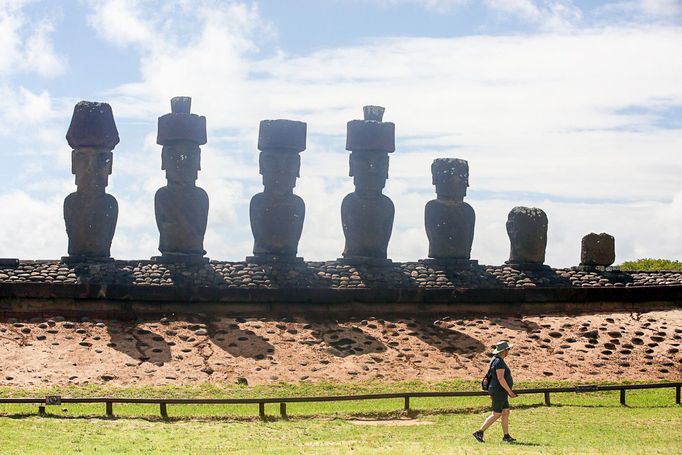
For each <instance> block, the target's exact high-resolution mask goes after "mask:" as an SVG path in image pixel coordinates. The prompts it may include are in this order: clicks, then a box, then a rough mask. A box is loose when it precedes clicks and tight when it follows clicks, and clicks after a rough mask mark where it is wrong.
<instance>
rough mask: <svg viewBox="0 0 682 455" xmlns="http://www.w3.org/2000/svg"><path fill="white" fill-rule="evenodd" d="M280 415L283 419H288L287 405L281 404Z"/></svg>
mask: <svg viewBox="0 0 682 455" xmlns="http://www.w3.org/2000/svg"><path fill="white" fill-rule="evenodd" d="M279 414H280V415H281V416H282V418H283V419H286V418H287V404H286V403H284V402H282V403H280V404H279Z"/></svg>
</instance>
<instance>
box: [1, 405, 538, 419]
mask: <svg viewBox="0 0 682 455" xmlns="http://www.w3.org/2000/svg"><path fill="white" fill-rule="evenodd" d="M542 407H545V405H544V404H525V405H518V406H515V407H514V410H524V409H534V408H542ZM168 410H169V412H172V407H171V406H170V405H169V407H168ZM489 411H490V406H475V407H466V408H433V409H411V410H409V411H404V410H395V411H375V412H329V413H322V414H315V413H311V414H289V415H287V416H286V417H280V416H277V415H266V416H265V417H263V418H261V417H259V416H258V415H256V414H257V412H258V411H257V409H254V415H253V416H243V415H224V416H215V415H212V416H202V415H193V416H169V417H167V418H163V417H161V416H151V415H144V414H140V415H120V416H119V415H114V416H113V417H107V416H105V415H92V414H85V415H63V414H50V413H47V414H45V415H42V416H41V415H39V414H36V413H27V412H22V413H14V414H10V413H0V417H2V418H8V419H17V420H20V419H30V418H36V417H39V418H43V419H52V420H93V421H95V420H96V421H100V420H101V421H107V420H143V421H147V422H167V423H171V422H186V421H196V422H201V421H205V422H258V421H266V422H275V421H297V420H298V421H306V420H357V419H372V420H378V421H381V420H395V419H399V418H405V417H408V418H411V419H416V418H419V417H428V416H437V415H464V414H479V413H484V412H489Z"/></svg>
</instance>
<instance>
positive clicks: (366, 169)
mask: <svg viewBox="0 0 682 455" xmlns="http://www.w3.org/2000/svg"><path fill="white" fill-rule="evenodd" d="M363 110H364V117H365V118H364V120H351V121H350V122H348V127H347V134H346V150H350V152H351V154H350V176H351V177H353V183H354V185H355V191H354V192H352V193H350V194H348V195H347V196H346V197H345V198H344V199H343V203H342V204H341V222H342V224H343V234H344V236H345V238H346V246H345V248H344V251H343V259H341V260H342V261H345V262H350V263H367V264H370V265H386V264H390V262H391V261H390V260H388V259H387V254H386V251H387V249H388V241H389V239H390V238H391V231H392V230H393V217H394V215H395V208H394V207H393V202H392V201H391V199H390V198H388V197H387V196H385V195H383V194H382V190H383V188H384V186H385V185H386V179H387V178H388V154H389V153H391V152H393V151H395V125H394V124H393V123H390V122H382V117H383V115H384V108H383V107H380V106H365V107H364V109H363Z"/></svg>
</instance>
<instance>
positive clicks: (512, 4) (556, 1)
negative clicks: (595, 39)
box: [485, 0, 582, 30]
mask: <svg viewBox="0 0 682 455" xmlns="http://www.w3.org/2000/svg"><path fill="white" fill-rule="evenodd" d="M485 4H486V5H487V6H488V7H489V8H490V9H492V10H494V11H498V12H500V13H503V14H508V15H510V16H514V17H516V18H518V19H521V20H525V21H528V22H530V23H533V24H537V25H539V26H540V27H541V28H544V29H550V30H556V29H564V28H570V27H571V26H573V25H574V24H575V23H577V22H578V21H580V19H581V18H582V11H581V10H580V8H578V7H577V6H575V5H574V4H573V2H572V0H542V1H533V0H485Z"/></svg>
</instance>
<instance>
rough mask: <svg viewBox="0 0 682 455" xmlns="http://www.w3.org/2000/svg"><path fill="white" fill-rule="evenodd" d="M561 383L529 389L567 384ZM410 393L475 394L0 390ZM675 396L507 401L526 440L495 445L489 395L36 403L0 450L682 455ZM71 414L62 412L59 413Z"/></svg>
mask: <svg viewBox="0 0 682 455" xmlns="http://www.w3.org/2000/svg"><path fill="white" fill-rule="evenodd" d="M560 385H567V384H566V383H556V382H555V383H549V382H543V383H526V384H519V388H522V387H531V386H560ZM406 390H413V391H414V390H476V384H475V383H474V382H471V381H468V382H467V381H449V382H441V383H423V382H402V383H395V384H385V383H379V382H364V383H355V384H306V383H301V384H278V385H269V386H254V387H241V386H234V385H202V386H198V387H135V388H111V387H106V386H85V387H77V388H76V387H66V388H53V389H43V390H22V391H18V390H12V389H9V388H0V396H44V395H48V394H61V395H62V396H103V395H109V396H155V397H190V396H193V397H196V396H202V397H227V396H229V397H263V396H286V395H290V396H294V395H299V396H300V395H332V394H355V393H371V392H398V391H406ZM674 397H675V391H674V389H654V390H639V391H631V392H628V393H627V402H628V406H627V407H623V406H620V404H619V402H618V392H598V393H589V394H574V393H566V394H555V395H552V407H549V408H547V407H545V406H542V404H541V403H542V395H534V396H532V395H526V396H523V397H521V398H518V399H516V400H512V406H513V407H514V408H515V409H514V410H513V412H512V422H511V426H512V434H513V435H514V436H515V437H517V438H518V440H519V443H518V444H515V445H514V446H509V445H503V444H502V443H501V442H500V438H501V429H500V426H499V424H496V425H495V426H493V428H491V430H489V432H488V434H486V438H487V439H488V442H486V443H485V444H479V443H477V442H476V441H475V440H474V439H473V437H471V432H472V431H473V430H474V429H476V428H477V427H478V426H479V425H480V423H481V422H482V420H483V419H484V418H485V417H486V416H487V415H488V413H489V411H488V402H489V400H488V399H487V398H486V397H463V398H450V399H447V398H423V399H414V398H413V399H412V400H411V405H412V407H413V408H414V409H415V411H414V412H413V413H412V414H411V415H410V416H407V415H406V414H405V413H404V412H403V411H402V410H401V409H402V400H380V401H364V402H341V403H300V404H289V405H288V406H287V411H288V413H289V415H290V418H289V419H288V420H284V419H281V418H279V417H277V416H278V412H279V407H278V405H268V406H266V412H267V414H268V415H269V416H270V417H269V418H268V419H267V420H266V421H260V420H258V419H257V418H256V415H257V413H258V407H257V405H238V406H220V405H217V406H205V405H204V406H200V405H191V406H190V405H169V406H168V413H169V415H170V419H169V420H168V421H163V420H161V419H160V418H159V417H158V406H148V405H115V407H114V412H115V414H116V416H117V417H116V418H114V419H107V418H104V417H103V414H104V405H102V404H99V405H71V404H69V405H62V406H60V407H55V406H52V407H48V408H47V411H48V416H47V417H39V416H37V415H36V414H37V406H35V405H0V415H1V416H3V417H0V453H17V454H18V453H22V454H23V453H95V452H98V453H190V452H191V453H217V452H229V453H261V452H271V453H302V452H303V453H349V452H353V453H479V452H486V451H487V452H488V453H538V452H540V453H618V454H620V453H679V452H680V451H681V450H682V407H680V406H676V405H675V404H674ZM62 408H63V409H66V411H63V410H62ZM407 417H411V418H413V419H414V421H416V422H418V423H426V424H425V425H417V426H392V425H385V424H381V425H375V426H366V425H363V426H359V425H356V424H354V423H353V422H354V421H356V420H358V419H366V418H371V419H375V420H380V421H386V420H390V419H396V418H407Z"/></svg>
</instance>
